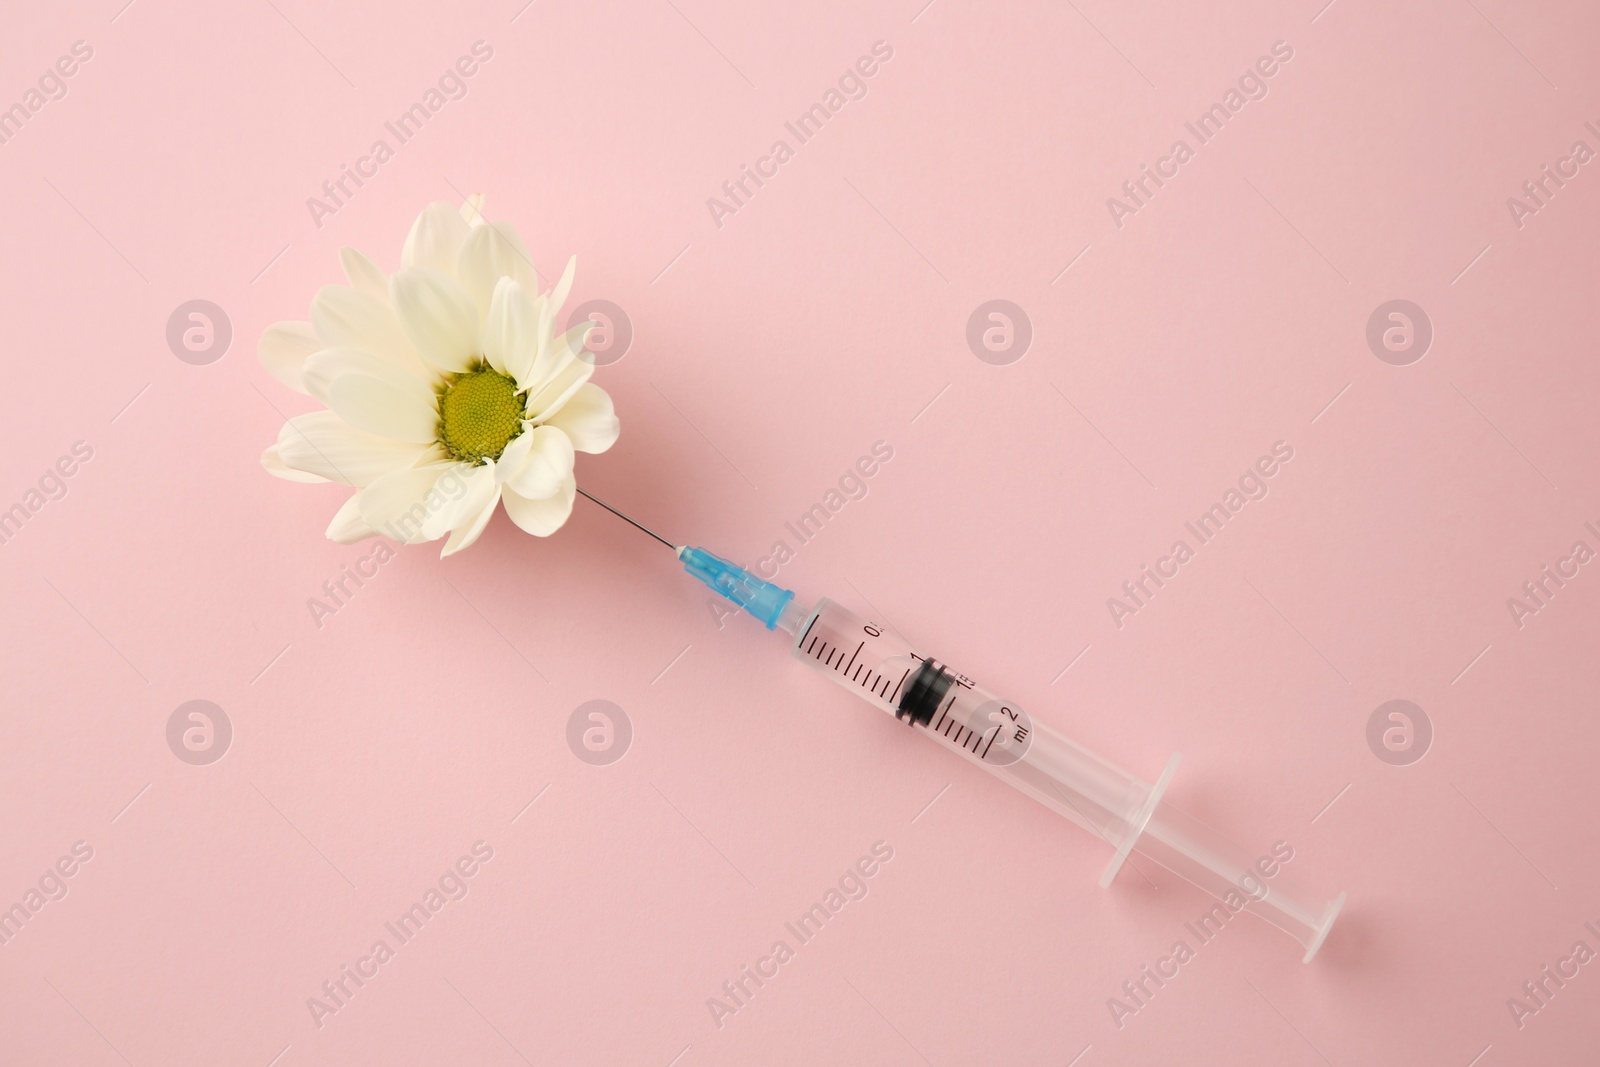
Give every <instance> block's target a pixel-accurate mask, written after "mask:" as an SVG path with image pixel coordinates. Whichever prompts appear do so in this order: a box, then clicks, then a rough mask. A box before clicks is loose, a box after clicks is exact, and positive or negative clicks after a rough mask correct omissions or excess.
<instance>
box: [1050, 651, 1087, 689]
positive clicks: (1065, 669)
mask: <svg viewBox="0 0 1600 1067" xmlns="http://www.w3.org/2000/svg"><path fill="white" fill-rule="evenodd" d="M1093 647H1094V645H1092V644H1088V645H1084V646H1083V652H1087V651H1089V650H1090V649H1091V648H1093ZM1083 652H1079V653H1078V654H1077V655H1076V656H1073V657H1072V663H1077V662H1078V661H1079V660H1080V659H1082V658H1083ZM1072 663H1069V664H1067V665H1066V666H1065V667H1062V668H1061V671H1060V672H1059V673H1058V674H1057V675H1056V676H1055V677H1054V678H1052V679H1050V684H1051V685H1055V684H1056V683H1057V682H1059V681H1061V675H1063V674H1066V673H1067V672H1068V671H1070V670H1071V669H1072Z"/></svg>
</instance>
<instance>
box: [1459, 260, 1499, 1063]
mask: <svg viewBox="0 0 1600 1067" xmlns="http://www.w3.org/2000/svg"><path fill="white" fill-rule="evenodd" d="M1493 247H1494V245H1493V244H1486V245H1484V246H1483V251H1482V252H1479V253H1478V254H1477V255H1475V256H1473V257H1472V262H1471V263H1468V264H1467V265H1466V266H1465V267H1462V268H1461V273H1460V274H1457V275H1456V276H1455V277H1454V278H1451V279H1450V284H1451V285H1454V284H1455V283H1456V282H1459V281H1460V280H1461V279H1462V277H1463V276H1464V275H1465V274H1466V273H1467V271H1469V270H1471V269H1472V268H1473V266H1474V264H1476V263H1477V262H1478V260H1480V259H1482V258H1483V257H1484V256H1485V255H1487V254H1488V252H1489V249H1491V248H1493ZM1473 1062H1474V1063H1476V1062H1477V1061H1476V1060H1474V1061H1473Z"/></svg>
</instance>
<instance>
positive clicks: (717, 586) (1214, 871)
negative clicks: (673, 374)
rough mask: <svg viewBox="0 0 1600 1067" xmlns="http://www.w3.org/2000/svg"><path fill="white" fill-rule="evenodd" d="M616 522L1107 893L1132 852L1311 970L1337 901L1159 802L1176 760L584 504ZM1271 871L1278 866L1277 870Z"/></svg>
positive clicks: (840, 610) (829, 605) (827, 603)
mask: <svg viewBox="0 0 1600 1067" xmlns="http://www.w3.org/2000/svg"><path fill="white" fill-rule="evenodd" d="M578 491H579V492H580V493H583V495H584V496H586V497H588V498H589V499H590V500H593V501H594V502H595V503H596V504H599V505H600V506H601V507H603V508H605V509H606V510H607V511H610V512H611V513H612V514H614V515H616V516H618V517H619V518H622V519H624V520H625V521H627V522H629V523H631V524H632V525H634V526H635V527H637V528H638V529H640V530H642V531H644V532H645V533H647V534H649V535H650V536H651V537H653V538H655V539H656V540H657V541H660V542H661V543H662V544H664V545H666V546H667V547H668V548H671V549H672V551H673V552H674V553H675V554H676V555H677V557H678V559H679V560H680V561H681V562H682V563H683V566H684V569H685V570H687V571H688V572H689V573H690V574H692V575H694V576H695V577H696V578H698V579H700V580H701V581H702V582H704V583H705V584H706V585H707V586H709V587H710V588H711V590H712V591H713V592H715V593H717V594H718V595H720V596H723V597H726V598H727V599H728V600H731V601H732V602H733V603H735V604H737V605H738V606H739V607H740V608H742V609H743V610H744V611H745V612H746V613H747V614H749V615H751V616H753V617H754V618H755V619H757V620H758V621H760V622H761V623H762V624H763V625H765V626H766V628H767V629H768V630H781V631H783V632H784V633H785V634H788V635H791V637H792V644H791V646H790V647H791V651H792V652H793V654H794V656H795V658H797V659H799V660H800V661H801V662H803V663H806V664H808V665H810V666H811V667H812V668H813V669H814V670H817V671H819V672H821V673H822V674H824V675H827V676H828V677H830V678H832V679H833V680H834V681H835V682H837V683H839V684H840V685H841V686H843V687H844V688H846V689H848V690H849V691H850V692H852V693H854V694H856V695H857V696H858V697H860V698H861V699H863V700H865V701H867V702H868V703H869V704H872V705H873V706H874V707H877V708H879V709H880V710H882V711H885V712H888V713H889V714H890V715H893V716H894V717H895V718H896V719H898V720H900V721H902V722H904V723H906V724H907V725H908V726H910V727H911V728H912V729H913V730H914V731H916V732H919V733H922V734H925V735H926V736H928V737H929V738H931V739H932V740H933V741H934V742H936V743H937V744H940V745H942V746H944V747H945V748H948V749H952V750H953V751H955V752H956V753H957V754H958V755H960V756H961V757H962V758H963V759H966V760H968V761H969V762H971V763H976V764H977V765H978V766H980V767H982V768H984V769H985V770H987V771H989V772H990V773H991V774H993V775H995V776H996V777H997V778H1000V779H1001V780H1002V781H1005V782H1008V783H1010V784H1011V785H1013V786H1015V787H1016V788H1017V789H1020V790H1021V791H1022V792H1024V793H1026V794H1027V795H1028V796H1030V797H1032V798H1033V799H1035V800H1037V801H1038V802H1039V803H1041V804H1043V805H1044V806H1045V807H1047V808H1049V809H1050V810H1051V811H1054V812H1056V813H1057V814H1059V815H1062V816H1064V817H1066V818H1067V819H1069V820H1071V821H1072V822H1075V823H1077V824H1078V825H1079V826H1081V827H1083V828H1084V829H1085V830H1088V831H1089V832H1090V833H1092V834H1094V835H1096V836H1097V837H1099V838H1100V839H1101V840H1103V841H1105V842H1106V844H1108V845H1110V846H1111V849H1112V857H1111V862H1110V864H1108V865H1107V867H1106V869H1105V871H1104V872H1103V873H1102V874H1101V875H1100V885H1101V887H1102V888H1104V887H1108V886H1110V884H1111V881H1112V879H1113V878H1115V877H1116V875H1117V872H1118V871H1119V870H1121V868H1122V865H1123V863H1124V862H1125V861H1126V860H1127V858H1128V855H1129V854H1130V853H1131V852H1138V853H1140V854H1141V855H1144V856H1147V857H1149V858H1150V859H1152V860H1154V861H1155V862H1157V863H1159V864H1160V865H1161V866H1163V867H1165V868H1166V869H1167V870H1169V871H1171V872H1172V873H1174V874H1176V875H1178V876H1180V877H1182V878H1184V879H1186V880H1187V881H1189V882H1192V883H1193V884H1194V885H1196V886H1198V887H1200V888H1201V889H1203V890H1205V891H1206V892H1207V893H1209V894H1211V895H1212V896H1213V897H1215V898H1216V899H1217V900H1219V901H1221V902H1222V903H1223V904H1224V905H1226V906H1227V907H1228V908H1229V909H1230V911H1241V910H1242V911H1249V912H1253V913H1254V914H1256V915H1259V916H1260V917H1261V918H1263V919H1265V920H1267V921H1268V922H1270V923H1271V924H1272V925H1274V926H1276V927H1278V928H1279V929H1280V930H1283V931H1284V932H1285V933H1288V934H1290V935H1291V936H1293V937H1294V938H1295V939H1296V940H1297V941H1299V942H1300V943H1301V944H1302V945H1304V946H1305V957H1304V960H1305V962H1308V963H1309V962H1310V961H1311V957H1313V956H1315V955H1316V953H1317V950H1318V949H1319V948H1321V947H1322V942H1323V941H1324V940H1325V939H1326V938H1327V936H1328V931H1329V930H1330V929H1331V928H1332V927H1333V922H1334V919H1335V918H1337V917H1338V915H1339V909H1340V908H1341V907H1342V906H1343V905H1344V899H1345V895H1344V894H1343V893H1340V894H1339V895H1338V896H1337V897H1335V898H1333V899H1332V900H1328V899H1327V898H1324V897H1319V896H1316V895H1315V894H1313V893H1311V892H1309V891H1307V890H1305V889H1304V888H1302V887H1300V886H1299V885H1296V884H1295V882H1294V880H1293V879H1291V878H1290V877H1289V876H1288V875H1286V874H1284V873H1283V872H1282V871H1281V870H1277V869H1274V870H1270V871H1269V870H1265V869H1263V868H1262V867H1261V866H1259V864H1260V862H1261V861H1260V859H1258V857H1256V856H1255V855H1254V854H1252V853H1251V852H1249V851H1248V850H1246V849H1244V848H1242V847H1240V846H1239V845H1236V844H1234V843H1233V842H1232V841H1230V840H1228V839H1227V838H1225V837H1223V836H1222V835H1221V834H1218V833H1217V832H1216V831H1214V830H1212V829H1211V828H1210V827H1208V826H1206V825H1205V824H1204V823H1201V822H1200V821H1198V820H1196V819H1193V818H1191V817H1190V816H1188V815H1186V814H1184V813H1183V812H1182V811H1181V810H1179V809H1178V808H1176V807H1174V806H1173V805H1171V804H1170V803H1168V802H1167V801H1165V800H1164V799H1163V794H1165V792H1166V789H1167V785H1168V783H1169V782H1170V781H1171V780H1172V775H1173V772H1174V771H1175V770H1176V769H1177V766H1178V756H1177V754H1176V753H1174V754H1173V755H1172V756H1171V757H1170V758H1169V759H1168V760H1167V765H1166V767H1165V769H1163V770H1162V772H1161V774H1160V776H1159V777H1158V778H1157V779H1156V780H1155V782H1154V783H1150V782H1146V781H1144V780H1142V779H1140V778H1137V777H1135V776H1134V775H1132V774H1129V773H1128V772H1127V771H1124V770H1123V769H1122V768H1120V767H1118V766H1116V765H1115V764H1113V763H1110V762H1109V761H1107V760H1105V759H1102V758H1101V757H1099V756H1097V755H1095V754H1094V753H1093V752H1091V751H1089V750H1088V749H1086V748H1084V747H1083V746H1082V745H1080V744H1078V743H1077V742H1075V741H1073V740H1072V739H1071V738H1069V737H1066V736H1065V735H1063V734H1061V733H1058V732H1057V731H1055V730H1053V729H1051V728H1050V727H1049V726H1047V725H1046V724H1044V723H1041V722H1039V721H1037V720H1035V719H1034V718H1033V717H1032V716H1030V715H1029V714H1028V713H1027V712H1026V711H1024V710H1023V709H1022V708H1021V707H1020V706H1018V705H1017V703H1016V702H1015V701H1010V700H1006V699H1004V698H1002V697H1000V696H998V695H997V694H995V693H992V692H990V691H989V690H987V689H985V688H983V687H982V686H980V685H978V684H977V683H976V682H974V681H973V680H972V679H970V678H968V677H966V676H965V675H964V674H961V673H959V672H957V671H954V670H952V669H951V668H950V667H948V666H947V665H945V664H944V663H941V662H940V661H938V660H936V659H933V658H932V657H929V656H923V655H920V654H918V653H917V652H916V651H914V650H913V649H912V648H911V646H910V645H909V644H907V643H906V642H905V641H904V640H902V639H900V638H899V637H896V636H892V635H891V632H890V631H889V630H888V629H886V628H885V627H884V626H882V625H879V624H878V623H875V622H871V621H869V620H867V619H863V618H862V617H861V616H859V615H856V614H855V613H854V612H852V611H849V610H848V609H846V608H844V607H841V606H840V605H838V604H836V603H834V602H833V601H832V600H828V599H823V600H820V601H818V602H817V604H816V605H815V606H813V607H810V608H807V607H804V606H802V605H801V604H800V603H799V602H797V601H796V600H795V595H794V593H793V592H791V591H790V590H788V589H784V588H782V587H780V586H777V585H774V584H772V583H771V582H768V581H765V580H763V579H761V578H759V577H757V576H756V575H753V574H751V573H750V572H749V571H746V570H744V569H743V568H742V567H739V566H737V565H735V564H732V563H729V562H728V561H727V560H725V559H722V558H720V557H718V556H715V555H713V554H712V553H710V552H707V551H706V550H705V549H703V548H690V547H685V546H679V545H674V544H672V542H670V541H668V540H667V539H666V538H664V537H661V536H660V535H659V534H656V533H655V532H654V531H652V530H650V529H648V528H647V527H645V526H642V525H640V524H639V523H637V522H635V521H634V520H633V519H630V518H628V516H626V515H624V514H622V512H620V511H617V510H616V509H615V508H613V507H611V506H610V505H609V504H606V503H604V502H602V501H600V500H597V499H596V498H595V497H594V496H592V495H591V494H589V493H587V492H584V491H583V490H581V489H580V490H578ZM1274 867H1275V865H1274Z"/></svg>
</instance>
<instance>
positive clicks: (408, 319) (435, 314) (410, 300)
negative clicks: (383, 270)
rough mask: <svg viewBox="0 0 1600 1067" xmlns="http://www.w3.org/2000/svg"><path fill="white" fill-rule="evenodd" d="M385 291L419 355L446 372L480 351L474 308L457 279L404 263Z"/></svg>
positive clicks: (469, 361)
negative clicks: (389, 295)
mask: <svg viewBox="0 0 1600 1067" xmlns="http://www.w3.org/2000/svg"><path fill="white" fill-rule="evenodd" d="M462 225H465V223H463V224H462ZM389 292H390V294H391V295H392V296H393V298H394V309H395V314H396V315H397V316H398V317H399V319H400V326H401V328H402V329H403V330H404V331H405V334H406V336H407V337H409V338H410V339H411V342H412V344H414V345H416V348H417V351H418V352H420V353H421V354H422V358H423V359H425V360H427V361H428V363H430V364H431V365H433V366H434V367H436V368H438V369H439V370H441V371H444V372H446V373H450V374H459V373H461V372H462V371H464V370H466V369H467V368H468V367H470V366H471V365H472V361H473V359H474V358H475V357H476V356H478V355H479V354H480V351H481V348H480V344H479V340H478V308H477V305H475V304H474V303H473V302H472V298H471V297H470V296H468V295H467V293H466V290H465V289H462V288H461V283H459V282H457V281H456V280H455V279H454V278H452V277H450V275H448V274H444V273H442V272H440V271H437V270H433V269H430V268H428V267H407V268H406V269H404V270H402V271H400V273H398V274H396V275H395V276H394V277H393V278H390V279H389Z"/></svg>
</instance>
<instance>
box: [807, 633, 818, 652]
mask: <svg viewBox="0 0 1600 1067" xmlns="http://www.w3.org/2000/svg"><path fill="white" fill-rule="evenodd" d="M816 644H817V638H815V637H813V638H812V639H811V644H809V645H807V646H806V655H808V656H809V655H811V650H812V649H813V648H815V647H816Z"/></svg>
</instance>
